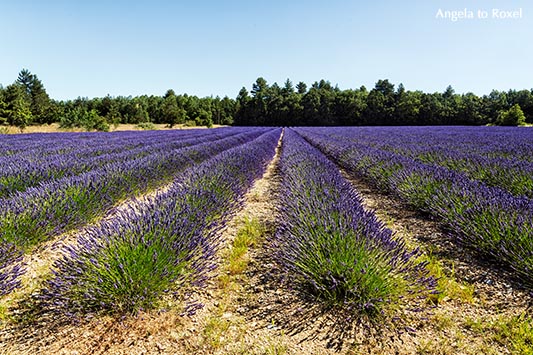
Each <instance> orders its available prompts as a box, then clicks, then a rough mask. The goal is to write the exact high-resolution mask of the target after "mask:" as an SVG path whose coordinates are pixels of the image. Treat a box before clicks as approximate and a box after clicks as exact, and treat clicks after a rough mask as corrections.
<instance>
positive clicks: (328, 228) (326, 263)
mask: <svg viewBox="0 0 533 355" xmlns="http://www.w3.org/2000/svg"><path fill="white" fill-rule="evenodd" d="M280 174H281V178H282V188H281V191H280V194H279V196H280V200H281V203H280V208H279V210H278V215H279V218H280V219H281V226H280V228H279V230H278V232H277V233H276V236H275V238H274V240H273V241H272V250H273V253H274V255H275V259H276V261H277V262H278V264H279V265H280V266H281V268H282V269H284V270H285V272H286V274H287V281H288V283H289V284H290V286H291V287H295V288H298V289H300V290H301V291H302V292H304V293H305V294H308V295H312V296H313V297H314V298H316V299H319V300H321V301H322V302H324V303H325V304H326V305H328V306H331V307H337V308H341V309H345V310H348V311H350V312H351V313H356V314H365V315H370V316H376V315H379V314H382V313H383V312H384V310H386V309H389V308H391V307H392V308H394V307H395V306H397V305H398V303H401V302H403V301H406V302H407V300H408V299H410V300H411V301H412V302H418V301H420V299H423V295H424V294H425V293H427V292H431V291H432V290H433V289H434V287H435V280H433V279H432V278H430V277H427V275H426V274H427V272H426V270H425V264H423V263H417V262H416V261H415V255H416V253H417V252H416V251H409V250H408V249H407V248H406V247H405V245H404V244H403V242H402V241H400V240H398V239H396V238H394V237H393V236H392V233H391V231H390V230H389V229H387V228H385V227H384V226H383V224H382V223H381V222H379V221H378V220H377V218H376V216H375V215H374V214H373V213H371V212H369V211H366V210H365V209H364V208H363V206H362V204H361V199H360V197H359V196H358V195H357V193H356V192H355V191H354V190H353V188H352V187H351V185H350V184H349V182H348V181H346V180H345V179H344V178H343V177H342V176H341V175H340V173H339V172H338V168H337V167H336V166H335V165H334V164H333V163H332V162H331V161H329V160H328V159H327V158H326V157H325V156H324V155H323V154H322V153H320V152H319V151H318V150H317V149H315V148H313V147H311V146H310V145H309V144H308V143H306V142H305V141H304V140H303V139H302V138H301V137H300V136H298V134H296V133H295V132H294V131H292V130H290V129H287V130H286V131H285V136H284V141H283V150H282V155H281V158H280ZM408 295H410V296H413V297H409V296H408ZM414 295H416V297H419V298H418V301H417V300H415V298H416V297H414ZM420 296H421V297H420Z"/></svg>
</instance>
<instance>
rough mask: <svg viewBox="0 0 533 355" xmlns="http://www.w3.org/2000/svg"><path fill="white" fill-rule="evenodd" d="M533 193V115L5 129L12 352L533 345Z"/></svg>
mask: <svg viewBox="0 0 533 355" xmlns="http://www.w3.org/2000/svg"><path fill="white" fill-rule="evenodd" d="M532 198H533V129H530V128H526V127H521V128H517V127H508V128H505V127H442V126H437V127H294V128H284V129H281V128H266V127H248V128H239V127H227V128H217V129H209V130H169V131H145V132H113V133H47V134H20V135H0V212H1V213H0V296H1V299H0V322H1V323H0V325H1V331H0V352H3V353H6V354H17V353H28V352H34V353H42V354H46V353H51V352H55V351H58V349H62V351H63V352H62V353H94V352H101V353H110V354H119V353H120V354H122V353H124V354H126V353H131V352H130V351H132V349H135V353H137V352H138V353H142V352H143V351H145V353H158V354H159V353H161V354H175V353H199V354H214V353H216V354H219V353H220V354H226V353H231V354H235V353H238V354H256V353H268V354H293V353H294V354H297V353H316V354H325V353H330V352H331V353H339V352H341V353H346V354H357V353H375V354H380V353H395V352H396V353H402V354H403V353H413V354H443V353H445V354H446V353H461V354H469V353H494V354H497V353H509V354H521V353H531V352H533V321H532V320H531V318H530V316H529V313H528V309H529V306H530V304H531V296H530V295H531V292H532V291H533V202H532V201H533V200H532ZM117 324H119V326H116V325H117ZM111 325H113V326H111ZM146 332H148V334H151V335H150V337H151V338H149V337H146V338H145V337H144V335H143V334H146ZM56 334H64V338H65V339H70V340H69V342H68V344H69V345H67V343H66V340H61V339H60V338H61V337H57V336H56ZM87 334H90V335H87ZM170 334H171V335H172V336H171V335H170ZM253 334H255V336H254V335H253ZM148 338H149V339H148ZM88 339H93V341H89V340H88ZM94 339H99V340H94ZM132 339H133V340H132ZM146 339H148V340H146ZM132 344H133V345H132ZM162 344H163V345H162ZM132 346H133V348H132ZM128 349H129V350H128Z"/></svg>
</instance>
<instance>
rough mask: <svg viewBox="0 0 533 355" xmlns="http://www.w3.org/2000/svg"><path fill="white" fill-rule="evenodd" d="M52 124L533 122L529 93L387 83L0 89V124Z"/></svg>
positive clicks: (30, 83) (29, 80)
mask: <svg viewBox="0 0 533 355" xmlns="http://www.w3.org/2000/svg"><path fill="white" fill-rule="evenodd" d="M54 122H58V123H59V124H60V126H61V127H64V128H70V127H83V128H85V129H87V130H103V131H105V130H109V129H110V126H111V125H114V124H119V123H131V124H137V125H139V126H141V127H150V125H151V124H154V123H158V124H166V125H168V126H170V127H172V126H174V125H178V124H185V125H190V126H195V125H201V126H208V127H210V126H212V125H213V124H220V125H243V126H348V125H349V126H359V125H366V126H371V125H485V124H497V125H519V124H524V123H533V89H532V90H520V91H516V90H509V91H497V90H493V91H492V92H491V93H490V94H488V95H484V96H477V95H475V94H473V93H466V94H457V93H455V91H454V90H453V88H452V87H451V86H449V87H448V88H446V90H445V91H444V92H442V93H440V92H435V93H425V92H422V91H419V90H417V91H409V90H406V89H405V87H404V86H403V85H402V84H399V85H398V86H397V87H395V85H394V84H392V83H390V82H389V81H388V80H379V81H378V82H377V83H376V84H375V86H374V88H372V89H370V90H368V89H367V88H366V87H364V86H362V87H360V88H358V89H347V90H341V89H339V88H338V87H337V86H333V85H331V83H330V82H329V81H326V80H320V81H317V82H314V83H313V84H312V85H311V86H310V87H309V88H308V87H307V84H305V83H304V82H299V83H297V84H296V85H293V83H292V82H291V81H290V80H289V79H287V80H286V81H285V83H284V84H283V85H282V86H280V85H278V84H277V83H273V84H271V85H269V84H268V83H267V81H266V80H265V79H264V78H258V79H257V80H256V81H255V82H254V83H253V84H252V87H251V90H249V91H248V90H247V89H246V88H245V87H243V88H242V89H241V90H240V91H239V93H238V95H237V97H236V99H232V98H229V97H227V96H226V97H224V98H220V97H218V96H217V97H204V98H199V97H197V96H192V95H187V94H179V95H178V94H176V93H175V92H174V91H173V90H172V89H170V90H168V91H167V92H166V93H165V94H164V95H163V96H154V95H150V96H148V95H142V96H136V97H131V96H128V97H124V96H118V97H112V96H109V95H108V96H106V97H103V98H92V99H89V98H82V97H78V98H77V99H74V100H66V101H58V100H53V99H52V98H50V97H49V95H48V94H47V92H46V89H45V88H44V85H43V83H42V82H41V81H40V80H39V79H38V77H37V76H36V75H35V74H32V73H31V72H30V71H29V70H27V69H23V70H22V71H21V72H20V73H19V75H18V78H17V80H16V81H15V82H14V83H12V84H10V85H8V86H6V87H5V88H4V87H2V86H0V124H3V125H6V124H9V125H14V126H17V127H19V128H20V129H21V130H23V129H24V128H25V127H26V126H28V125H30V124H49V123H54Z"/></svg>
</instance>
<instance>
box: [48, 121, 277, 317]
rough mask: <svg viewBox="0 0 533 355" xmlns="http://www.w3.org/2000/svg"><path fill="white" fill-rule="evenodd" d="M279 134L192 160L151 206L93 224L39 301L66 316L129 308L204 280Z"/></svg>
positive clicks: (68, 252)
mask: <svg viewBox="0 0 533 355" xmlns="http://www.w3.org/2000/svg"><path fill="white" fill-rule="evenodd" d="M252 131H254V132H265V131H266V130H265V129H252ZM279 135H280V131H279V130H278V129H276V130H268V132H266V133H264V134H262V135H260V136H259V137H258V138H257V139H255V140H253V141H250V142H248V143H246V144H243V145H240V146H237V147H234V148H232V149H230V150H227V151H224V152H222V153H221V154H219V155H216V156H215V157H213V158H212V159H209V160H207V161H205V162H204V163H201V164H199V165H195V166H193V167H192V168H190V169H187V170H185V171H184V172H183V173H182V174H181V175H180V177H179V178H177V179H176V181H175V183H174V185H173V186H172V187H171V188H170V189H169V190H168V191H167V192H165V193H162V194H159V195H157V196H156V197H155V198H153V200H151V201H150V202H149V203H148V204H147V205H145V206H142V208H140V209H139V208H132V209H131V210H130V211H128V212H124V213H122V214H121V215H119V216H118V217H117V218H116V219H115V220H113V221H109V222H104V223H102V224H101V225H100V226H99V227H96V228H93V229H92V230H91V231H90V233H89V234H88V235H87V236H84V237H82V238H81V239H80V240H79V243H78V244H79V245H78V246H75V247H69V248H66V249H65V253H64V257H63V258H62V259H61V260H59V261H57V262H56V263H55V264H54V277H53V278H52V279H51V280H50V281H49V282H48V285H47V287H46V288H45V289H44V290H43V291H42V293H41V296H40V298H41V300H42V301H44V302H45V304H46V306H47V308H48V309H51V310H54V311H57V312H61V313H66V314H68V315H72V314H75V315H83V314H91V313H94V312H104V313H119V314H126V313H135V312H137V311H139V310H141V309H148V308H154V307H157V305H158V302H159V301H160V300H161V296H162V295H163V294H176V293H179V292H180V291H181V290H182V289H183V287H184V286H187V285H193V286H201V285H203V283H204V281H205V279H206V278H207V277H208V276H209V272H210V271H211V270H212V269H213V268H214V267H215V264H214V254H215V252H216V250H217V248H218V246H219V242H220V241H219V238H218V230H219V228H221V227H222V226H223V223H224V221H226V220H227V219H228V218H229V217H230V216H231V215H232V213H234V211H235V210H236V208H237V206H238V205H239V204H240V202H241V200H242V197H243V196H244V193H245V192H246V190H247V189H248V188H249V187H250V186H251V184H252V183H253V181H254V179H256V178H257V177H259V176H260V175H261V174H262V173H263V172H264V170H265V168H266V165H267V163H268V161H269V160H270V159H271V158H272V156H273V155H274V148H275V146H276V143H277V140H278V138H279Z"/></svg>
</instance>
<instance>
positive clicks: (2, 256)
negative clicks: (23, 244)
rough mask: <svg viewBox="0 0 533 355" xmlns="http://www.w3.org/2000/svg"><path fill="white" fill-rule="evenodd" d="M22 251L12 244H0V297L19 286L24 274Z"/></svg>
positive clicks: (3, 242) (4, 242)
mask: <svg viewBox="0 0 533 355" xmlns="http://www.w3.org/2000/svg"><path fill="white" fill-rule="evenodd" d="M21 262H22V251H21V250H20V249H18V248H17V247H16V246H15V245H14V244H13V243H9V242H6V241H2V242H0V297H1V296H4V295H6V294H8V293H10V292H11V291H13V290H14V289H16V288H17V287H19V286H20V278H19V277H20V276H21V275H22V274H23V273H24V268H23V265H22V263H21Z"/></svg>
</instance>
